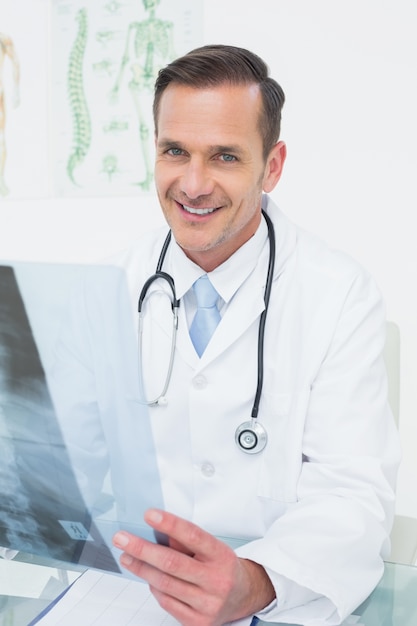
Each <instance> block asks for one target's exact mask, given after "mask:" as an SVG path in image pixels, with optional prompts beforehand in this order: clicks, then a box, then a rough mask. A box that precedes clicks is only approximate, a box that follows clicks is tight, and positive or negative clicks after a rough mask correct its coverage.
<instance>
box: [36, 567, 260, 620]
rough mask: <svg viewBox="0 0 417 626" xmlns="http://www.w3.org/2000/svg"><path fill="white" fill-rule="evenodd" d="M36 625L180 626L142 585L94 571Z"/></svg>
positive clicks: (74, 585)
mask: <svg viewBox="0 0 417 626" xmlns="http://www.w3.org/2000/svg"><path fill="white" fill-rule="evenodd" d="M251 621H252V620H251V618H250V617H249V618H247V619H244V620H239V621H237V622H233V626H249V624H250V623H251ZM37 623H38V624H40V625H41V626H74V624H82V625H83V626H91V625H93V624H95V625H97V624H100V626H114V624H117V626H127V624H129V625H131V626H132V625H133V624H134V625H135V626H149V624H152V626H180V623H179V622H177V620H175V619H174V618H173V617H171V616H170V615H168V614H167V613H166V612H165V611H164V610H163V609H161V607H160V606H159V604H158V603H157V601H156V600H155V598H154V597H153V595H152V594H151V593H150V591H149V588H148V586H147V585H146V584H144V583H142V582H139V581H135V580H130V579H127V578H122V577H119V576H113V575H111V574H105V573H102V572H98V571H96V570H87V571H86V572H84V574H82V576H80V578H78V580H77V581H76V582H75V583H74V584H73V585H72V586H71V587H70V589H69V590H68V591H67V593H66V594H65V595H64V596H63V597H62V598H61V600H60V601H59V602H58V603H57V604H55V605H54V606H53V607H52V608H51V610H50V611H49V612H48V613H47V614H46V615H44V616H43V617H41V618H40V620H39V621H38V622H37ZM226 626H227V625H226Z"/></svg>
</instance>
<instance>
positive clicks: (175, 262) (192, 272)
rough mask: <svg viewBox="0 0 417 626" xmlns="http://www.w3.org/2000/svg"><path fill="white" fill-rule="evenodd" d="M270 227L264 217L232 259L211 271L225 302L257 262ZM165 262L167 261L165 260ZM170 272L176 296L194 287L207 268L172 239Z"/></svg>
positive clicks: (213, 282) (215, 285)
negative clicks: (188, 255)
mask: <svg viewBox="0 0 417 626" xmlns="http://www.w3.org/2000/svg"><path fill="white" fill-rule="evenodd" d="M267 233H268V229H267V226H266V223H265V220H261V223H260V225H259V227H258V228H257V230H256V232H255V234H254V236H253V237H251V238H250V239H249V240H248V241H247V242H246V243H245V244H244V245H243V246H241V247H240V248H239V250H237V251H236V252H235V253H234V254H233V255H232V256H231V257H230V258H229V259H227V260H226V261H225V262H224V263H222V264H221V265H219V267H217V268H216V269H215V270H213V271H212V272H209V277H210V281H211V282H212V284H213V286H214V288H215V289H216V291H217V293H218V294H219V296H220V297H221V298H222V300H223V302H226V303H228V302H229V301H230V300H231V298H232V297H233V295H234V294H235V293H236V291H237V290H238V289H239V287H240V286H241V285H242V283H243V282H244V281H245V280H246V279H247V277H248V276H249V274H250V273H251V272H252V271H253V269H254V267H255V266H256V263H257V260H258V258H259V256H260V254H261V251H262V249H263V248H264V247H265V245H267V236H268V235H267ZM164 265H165V264H164ZM165 267H167V268H168V270H167V271H168V272H169V273H170V274H171V275H172V276H173V277H174V280H175V285H176V291H177V297H178V298H183V296H184V295H185V294H186V293H187V292H188V291H189V289H191V287H192V285H193V283H194V282H195V281H196V280H197V279H198V278H200V276H202V275H203V274H205V272H204V270H203V269H202V268H201V267H199V266H198V265H196V264H195V263H194V262H193V261H191V260H190V259H189V258H188V257H187V256H186V255H185V253H184V251H183V250H182V248H181V247H180V246H179V245H178V244H177V243H176V241H175V240H173V241H172V244H171V246H170V249H169V252H168V254H167V259H166V265H165Z"/></svg>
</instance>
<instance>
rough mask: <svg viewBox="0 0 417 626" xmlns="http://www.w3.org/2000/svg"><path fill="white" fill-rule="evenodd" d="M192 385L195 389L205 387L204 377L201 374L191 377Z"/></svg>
mask: <svg viewBox="0 0 417 626" xmlns="http://www.w3.org/2000/svg"><path fill="white" fill-rule="evenodd" d="M193 386H194V388H195V389H205V388H206V387H207V380H206V377H205V376H202V375H201V374H199V375H198V376H195V378H194V379H193Z"/></svg>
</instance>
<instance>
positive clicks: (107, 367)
mask: <svg viewBox="0 0 417 626" xmlns="http://www.w3.org/2000/svg"><path fill="white" fill-rule="evenodd" d="M264 200H265V206H266V205H267V206H266V209H267V211H268V214H269V215H270V217H271V219H272V220H273V223H274V226H275V235H276V249H277V254H276V261H275V273H274V282H273V287H272V294H271V300H270V306H269V311H268V315H267V323H266V335H265V354H264V385H263V391H262V398H261V403H260V410H259V416H258V420H259V421H260V422H261V423H262V424H263V425H264V427H265V428H266V430H267V432H268V445H267V446H266V448H265V450H264V451H263V452H261V453H260V454H255V455H248V454H245V453H243V452H242V451H240V450H239V449H238V448H237V446H236V444H235V440H234V433H235V430H236V428H237V426H239V425H240V424H241V423H242V422H243V421H245V420H248V419H249V418H250V413H251V409H252V404H253V398H254V393H255V388H256V376H257V342H258V326H259V316H260V314H261V312H262V310H263V308H264V303H263V291H264V284H265V277H266V267H267V260H268V249H267V247H266V248H265V250H264V251H263V252H262V254H261V255H260V257H259V259H258V263H257V265H256V268H255V270H254V271H253V272H252V273H251V275H250V276H249V278H248V279H247V281H246V282H245V283H244V285H243V286H242V287H241V289H240V290H239V291H238V292H237V293H236V295H235V297H234V298H233V299H232V301H231V302H230V303H229V306H228V308H227V311H226V313H225V315H224V316H223V318H222V320H221V322H220V324H219V326H218V328H217V329H216V332H215V334H214V336H213V337H212V339H211V341H210V343H209V345H208V347H207V349H206V351H205V352H204V354H203V356H202V358H201V359H199V358H198V357H197V355H196V353H195V350H194V348H193V346H192V344H191V341H190V338H189V334H188V330H187V323H186V319H185V311H184V309H183V307H180V317H179V326H178V336H177V345H176V353H175V362H174V369H173V374H172V379H171V382H170V387H169V390H168V393H167V400H168V401H167V405H166V406H157V407H151V408H149V410H148V413H146V412H147V409H145V408H144V407H143V406H142V405H139V402H138V401H139V398H138V391H137V389H136V388H135V382H134V378H135V377H134V376H133V377H132V378H131V379H130V378H129V376H125V375H124V374H123V375H122V372H124V369H123V367H122V361H123V359H126V358H131V359H132V361H131V364H132V368H134V365H133V360H134V357H133V355H131V356H129V357H126V354H123V355H121V357H120V359H119V360H118V358H117V357H114V356H111V358H109V357H108V355H107V356H106V348H105V347H103V345H100V346H98V344H99V342H100V333H103V332H104V333H105V334H106V333H107V335H109V334H111V333H114V330H112V328H111V326H110V323H109V326H108V328H106V323H107V322H106V320H105V319H104V320H103V319H102V320H101V324H100V323H98V319H101V318H104V317H106V315H105V314H104V313H103V311H105V310H107V309H108V308H109V307H111V305H112V301H111V293H110V294H109V290H108V289H107V291H106V294H105V295H103V289H102V286H100V285H97V284H95V285H94V286H91V285H90V287H89V288H88V289H87V290H86V295H85V298H86V301H87V304H85V303H84V304H83V305H82V306H83V307H85V309H84V311H83V312H82V313H81V314H80V311H79V310H78V311H77V313H76V316H78V319H80V315H81V316H82V315H87V317H89V319H90V322H91V323H90V324H89V325H88V330H87V334H88V338H86V337H85V336H83V334H84V333H85V328H84V329H83V330H82V331H81V330H80V331H79V337H78V340H75V341H74V340H72V342H73V346H74V349H73V350H71V352H73V353H75V352H76V351H77V349H79V351H80V352H81V356H79V355H77V358H76V361H74V362H73V364H72V365H71V364H70V365H66V367H65V368H64V369H63V370H62V372H64V376H65V377H66V378H67V380H75V379H76V377H77V376H81V379H80V381H79V382H78V383H77V387H78V392H77V394H78V397H77V402H76V405H77V406H76V408H74V403H71V397H72V398H73V394H68V398H67V399H66V402H67V404H68V406H67V407H65V408H63V415H64V419H71V423H72V424H73V425H75V427H76V426H77V424H80V425H81V424H82V428H83V433H84V444H83V445H84V450H83V460H84V462H85V467H86V475H87V476H90V478H91V476H93V474H94V476H96V477H97V478H96V479H95V480H96V483H97V484H96V485H95V488H96V487H97V485H98V484H99V483H100V480H101V479H100V476H99V473H100V472H97V471H95V472H93V471H92V466H93V465H94V467H95V468H97V467H98V464H97V455H95V459H94V460H92V459H90V461H89V460H88V457H89V453H90V448H93V447H94V448H95V450H96V451H97V450H99V451H100V452H99V454H98V456H99V457H100V458H101V463H102V466H103V468H102V469H103V472H104V467H105V465H106V463H107V461H108V460H109V458H110V462H112V459H113V460H114V462H116V459H117V458H118V457H119V459H120V456H122V457H123V460H122V461H120V460H119V461H117V476H116V482H117V483H119V487H118V488H117V487H115V489H116V490H117V489H118V490H119V493H122V492H123V490H124V489H125V488H126V493H132V492H133V491H134V489H135V487H136V485H137V476H138V475H139V474H138V472H140V468H139V467H138V465H137V463H138V458H137V457H138V455H137V454H136V457H135V455H134V454H133V450H134V449H135V441H138V438H139V439H140V432H135V430H134V429H137V428H138V425H137V422H138V420H136V422H135V420H134V419H133V420H132V421H131V422H129V424H130V426H129V427H128V426H127V423H128V421H127V420H128V419H130V418H128V417H125V416H126V414H127V413H128V412H129V410H130V409H129V408H128V409H126V406H123V405H129V406H130V407H131V406H132V403H133V405H134V406H135V407H136V409H137V408H138V407H139V406H140V407H141V408H140V411H141V412H142V414H143V415H145V418H146V416H147V417H149V421H148V422H146V423H147V424H148V426H149V424H150V428H151V429H152V434H153V439H154V442H155V447H156V450H157V463H158V468H159V472H160V477H161V484H162V492H163V498H164V502H165V506H166V508H167V509H168V510H170V511H172V512H175V513H177V514H179V515H182V516H184V517H186V518H188V519H190V520H192V521H193V522H195V523H196V524H199V525H201V526H202V527H203V528H205V529H207V530H208V531H210V532H212V533H214V534H215V535H218V536H220V537H225V538H240V539H244V540H247V543H245V544H244V545H243V546H242V547H239V548H237V552H238V554H239V555H240V556H243V557H246V558H249V559H252V560H254V561H257V562H259V563H261V564H262V565H263V566H264V567H265V568H266V569H267V571H268V573H269V574H270V576H271V579H272V581H273V583H274V585H275V587H276V592H277V598H278V601H277V603H275V604H273V605H272V606H271V607H270V609H269V611H267V613H266V615H263V616H262V618H263V619H268V620H271V621H273V620H275V621H281V622H286V623H296V624H308V625H311V626H313V624H327V625H331V624H337V623H339V622H340V621H341V620H342V619H344V617H346V616H347V615H348V614H349V613H351V612H352V611H353V610H354V609H355V608H356V607H357V606H358V605H359V604H360V603H361V602H362V601H363V600H364V599H365V598H366V597H367V595H369V593H370V592H371V591H372V589H373V588H374V587H375V585H376V584H377V582H378V580H379V579H380V577H381V575H382V571H383V561H382V558H383V557H384V556H387V555H388V550H389V540H388V535H389V532H390V528H391V523H392V518H393V508H394V492H393V487H394V483H395V476H396V470H397V465H398V461H399V445H398V438H397V434H396V430H395V426H394V423H393V419H392V415H391V412H390V409H389V407H388V403H387V381H386V372H385V367H384V362H383V357H382V350H383V345H384V336H385V318H384V306H383V303H382V300H381V296H380V293H379V291H378V289H377V287H376V285H375V283H374V281H373V280H372V278H371V277H370V276H369V275H368V274H367V272H365V271H364V270H363V269H362V268H361V267H360V266H359V265H358V264H357V263H355V262H354V261H353V260H351V259H350V258H349V257H347V256H346V255H344V254H341V253H339V252H336V251H334V250H331V249H329V248H328V247H327V246H326V245H324V244H323V243H322V242H320V241H319V240H317V239H316V238H315V237H312V236H310V235H309V234H307V233H305V232H304V231H302V230H300V229H298V228H297V227H296V226H295V225H293V224H292V223H291V222H290V221H289V220H288V219H287V218H286V217H285V216H284V215H283V214H282V213H281V212H280V210H279V209H278V208H277V207H276V206H274V205H273V204H272V202H271V201H270V200H267V199H266V198H265V199H264ZM165 234H166V229H162V231H158V232H157V233H153V234H150V235H148V236H146V237H145V238H144V239H143V240H142V241H141V243H140V244H138V245H137V246H134V247H133V248H132V250H131V251H129V253H127V254H126V255H124V256H123V257H122V258H120V259H118V263H119V264H120V265H122V266H123V267H125V269H126V272H127V278H128V290H129V293H130V300H131V319H132V320H135V318H136V316H137V297H138V294H139V291H140V289H141V286H142V285H143V283H144V282H145V280H146V279H147V278H148V277H149V276H150V275H151V274H153V273H154V271H155V266H156V262H157V259H158V256H159V253H160V250H161V246H162V243H163V240H164V237H165ZM164 270H165V271H167V272H172V267H171V254H170V249H168V253H167V256H166V260H165V263H164ZM220 271H221V270H220ZM164 291H166V287H165V286H164V284H163V283H160V282H159V281H158V283H156V284H154V285H153V286H152V287H151V288H150V293H151V294H152V295H151V297H150V298H148V299H147V304H146V308H145V328H144V335H143V340H144V346H143V364H144V374H143V375H144V379H145V380H144V382H145V387H146V389H147V392H148V395H149V396H153V395H157V394H158V392H159V391H160V389H161V386H162V383H163V380H164V377H165V371H166V366H167V362H168V357H169V350H170V341H171V328H172V318H171V311H170V307H169V305H167V301H166V297H165V296H164V295H161V294H163V292H164ZM92 302H93V304H91V303H92ZM76 306H77V307H79V306H80V304H79V303H78V304H77V305H76ZM114 323H115V321H114V319H112V321H111V324H114ZM102 343H103V342H102ZM104 343H106V342H104ZM116 343H117V340H116ZM87 345H88V350H87V348H86V346H87ZM115 349H116V351H117V348H115ZM66 356H67V357H68V354H67V355H66ZM61 357H62V353H61ZM89 361H90V362H89ZM91 361H92V362H91ZM112 361H113V362H112ZM80 362H82V363H83V364H86V365H85V367H84V365H83V368H82V370H81V372H80V368H79V364H80ZM56 371H58V378H59V367H58V368H57V370H56ZM77 372H78V374H77ZM125 379H129V380H130V382H126V381H125ZM93 385H94V386H93ZM127 387H128V388H127ZM83 394H84V396H85V397H84V398H83V397H82V396H83ZM95 396H98V397H97V398H96V400H97V402H95ZM64 404H65V401H64ZM83 405H84V406H87V405H88V409H83V408H82V407H83ZM93 405H95V409H94V410H92V406H93ZM65 414H67V416H68V417H67V418H65ZM68 414H70V416H69V415H68ZM146 419H147V418H146ZM146 419H145V421H146ZM87 424H88V425H87ZM148 426H147V427H148ZM80 427H81V426H80ZM100 429H102V432H101V430H100ZM86 433H87V434H86ZM105 441H107V444H106V445H105ZM106 446H107V447H106ZM129 451H130V452H129ZM132 455H133V456H132ZM139 456H140V455H139ZM89 463H90V465H89ZM93 482H94V481H93ZM123 485H124V486H125V487H123ZM122 499H123V503H122V508H123V507H124V512H123V515H122V516H123V517H125V518H126V519H128V518H129V516H131V515H134V512H133V511H134V507H132V506H130V504H129V502H128V500H129V497H128V496H127V495H126V494H124V496H123V498H122Z"/></svg>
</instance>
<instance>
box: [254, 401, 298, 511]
mask: <svg viewBox="0 0 417 626" xmlns="http://www.w3.org/2000/svg"><path fill="white" fill-rule="evenodd" d="M290 409H291V396H290V394H283V393H270V392H264V393H263V395H262V409H261V413H260V415H259V418H258V419H259V421H260V422H261V423H262V424H263V425H264V427H265V428H266V430H267V432H268V443H267V446H266V448H265V450H264V453H263V457H262V462H261V467H260V471H259V479H258V497H259V498H263V499H265V500H268V501H270V502H269V505H270V506H272V507H273V508H275V505H274V502H276V503H277V504H278V503H290V502H294V501H295V500H296V493H295V490H294V489H293V488H291V487H290V486H291V485H293V484H294V480H293V479H292V478H293V477H292V476H290V474H291V473H292V472H294V470H295V471H297V467H294V455H297V448H298V447H299V445H300V442H295V441H293V438H294V437H293V435H292V429H291V423H290V417H291V411H290ZM299 456H300V463H299V466H298V471H299V469H300V467H301V454H300V455H299ZM295 466H297V463H296V464H295ZM265 504H267V503H265Z"/></svg>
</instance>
